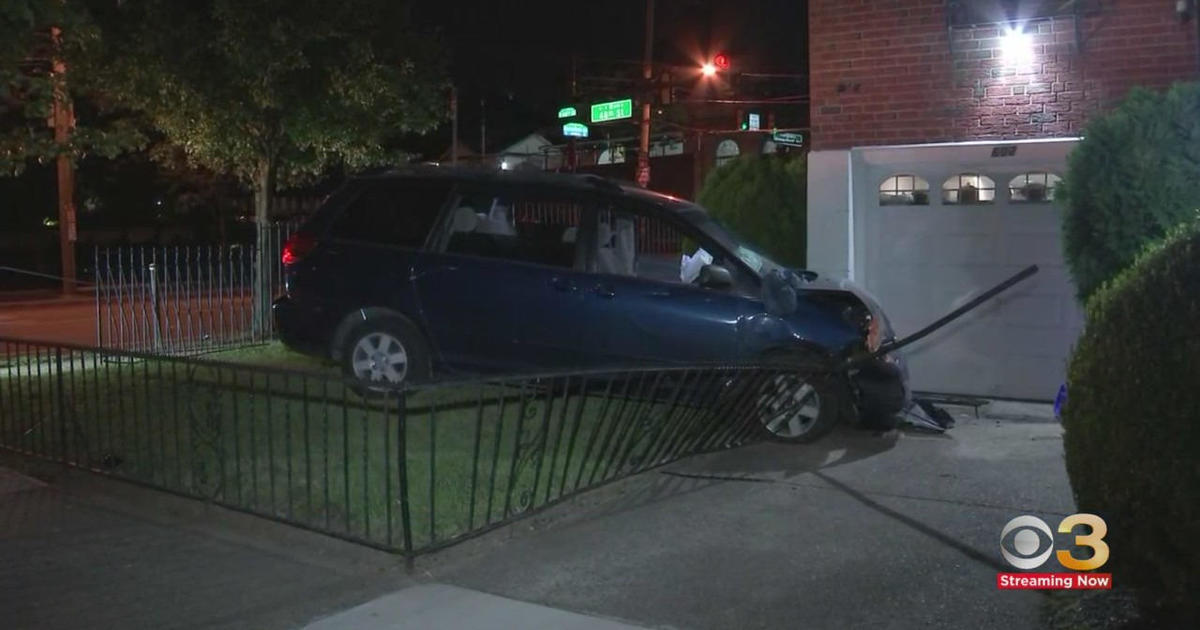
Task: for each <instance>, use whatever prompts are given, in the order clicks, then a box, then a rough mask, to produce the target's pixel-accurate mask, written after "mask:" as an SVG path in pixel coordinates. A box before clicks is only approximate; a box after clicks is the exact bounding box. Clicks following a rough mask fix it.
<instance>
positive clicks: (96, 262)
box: [92, 245, 104, 348]
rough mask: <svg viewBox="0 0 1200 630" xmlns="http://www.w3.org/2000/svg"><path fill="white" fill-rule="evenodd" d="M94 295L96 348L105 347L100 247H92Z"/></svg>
mask: <svg viewBox="0 0 1200 630" xmlns="http://www.w3.org/2000/svg"><path fill="white" fill-rule="evenodd" d="M92 280H93V284H92V294H93V295H94V296H95V298H96V347H97V348H103V347H104V334H103V327H102V326H101V325H100V246H99V245H95V246H93V247H92Z"/></svg>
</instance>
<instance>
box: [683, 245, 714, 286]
mask: <svg viewBox="0 0 1200 630" xmlns="http://www.w3.org/2000/svg"><path fill="white" fill-rule="evenodd" d="M712 261H713V257H712V254H710V253H708V252H706V251H704V248H700V249H698V250H696V253H695V254H692V255H691V256H688V255H687V254H684V255H683V259H682V260H680V262H679V279H680V280H682V281H683V282H684V284H691V283H693V282H695V281H696V278H699V277H700V270H701V269H703V268H704V267H705V266H706V265H711V264H712Z"/></svg>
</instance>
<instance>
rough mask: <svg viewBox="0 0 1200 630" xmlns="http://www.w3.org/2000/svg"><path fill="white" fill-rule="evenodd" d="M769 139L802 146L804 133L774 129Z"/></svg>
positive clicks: (779, 142) (776, 142)
mask: <svg viewBox="0 0 1200 630" xmlns="http://www.w3.org/2000/svg"><path fill="white" fill-rule="evenodd" d="M771 139H772V140H774V141H775V144H786V145H789V146H793V147H802V146H804V134H802V133H795V132H791V131H776V132H775V133H773V134H771Z"/></svg>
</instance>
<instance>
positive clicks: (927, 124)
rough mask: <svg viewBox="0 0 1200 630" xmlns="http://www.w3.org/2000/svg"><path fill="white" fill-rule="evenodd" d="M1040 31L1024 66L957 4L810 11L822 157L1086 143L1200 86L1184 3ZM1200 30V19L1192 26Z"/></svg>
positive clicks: (931, 1) (1148, 2)
mask: <svg viewBox="0 0 1200 630" xmlns="http://www.w3.org/2000/svg"><path fill="white" fill-rule="evenodd" d="M1096 4H1098V5H1099V6H1100V7H1101V8H1100V9H1099V10H1097V11H1095V12H1094V14H1091V15H1086V16H1084V17H1083V18H1081V19H1080V20H1079V32H1080V39H1081V42H1082V45H1081V47H1078V48H1077V45H1076V29H1075V21H1074V20H1073V19H1071V18H1062V17H1059V18H1055V19H1054V20H1051V21H1042V22H1035V23H1032V24H1030V25H1029V27H1028V29H1027V31H1028V32H1029V33H1030V41H1031V43H1032V44H1033V46H1032V52H1033V55H1032V58H1031V60H1030V61H1029V62H1028V63H1025V64H1023V65H1021V66H1014V65H1012V64H1010V63H1009V61H1008V60H1007V59H1006V58H1005V57H1004V55H1003V54H1002V48H1001V41H1002V39H1001V36H1002V35H1003V31H1004V29H1003V28H1002V27H1001V28H997V27H976V28H956V29H954V31H953V49H954V51H953V54H952V53H951V47H950V45H949V38H950V35H949V34H948V33H947V29H946V13H945V11H946V2H945V0H809V31H810V55H811V58H810V72H811V85H810V89H811V96H812V105H811V107H812V112H811V115H812V123H811V124H812V137H813V148H814V149H818V150H820V149H838V148H848V147H852V146H864V145H880V144H907V143H924V142H942V141H955V140H977V139H993V138H994V139H1008V138H1034V137H1056V136H1074V135H1078V134H1079V133H1080V132H1081V128H1082V125H1083V123H1084V122H1085V121H1086V119H1087V117H1088V116H1089V115H1091V114H1092V113H1093V112H1096V111H1098V110H1100V109H1103V108H1106V107H1109V106H1111V105H1112V104H1113V103H1115V102H1116V101H1118V100H1119V99H1120V98H1121V97H1122V96H1123V95H1124V94H1125V93H1126V92H1127V91H1128V90H1129V88H1130V87H1132V86H1134V85H1146V86H1150V87H1155V88H1161V87H1165V86H1167V85H1170V83H1171V82H1173V81H1175V80H1179V79H1194V78H1196V76H1197V70H1198V65H1197V49H1196V25H1195V23H1194V22H1193V21H1192V20H1187V21H1181V20H1180V18H1179V17H1178V16H1177V15H1176V13H1175V2H1174V0H1106V1H1105V2H1102V3H1096ZM1192 19H1195V18H1192Z"/></svg>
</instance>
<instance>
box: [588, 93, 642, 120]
mask: <svg viewBox="0 0 1200 630" xmlns="http://www.w3.org/2000/svg"><path fill="white" fill-rule="evenodd" d="M632 117H633V99H631V98H626V99H622V100H619V101H609V102H607V103H596V104H594V105H592V122H594V123H598V122H608V121H610V120H621V119H622V118H632Z"/></svg>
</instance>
